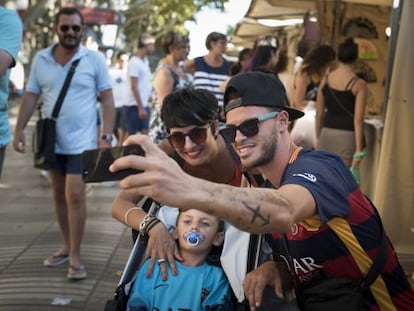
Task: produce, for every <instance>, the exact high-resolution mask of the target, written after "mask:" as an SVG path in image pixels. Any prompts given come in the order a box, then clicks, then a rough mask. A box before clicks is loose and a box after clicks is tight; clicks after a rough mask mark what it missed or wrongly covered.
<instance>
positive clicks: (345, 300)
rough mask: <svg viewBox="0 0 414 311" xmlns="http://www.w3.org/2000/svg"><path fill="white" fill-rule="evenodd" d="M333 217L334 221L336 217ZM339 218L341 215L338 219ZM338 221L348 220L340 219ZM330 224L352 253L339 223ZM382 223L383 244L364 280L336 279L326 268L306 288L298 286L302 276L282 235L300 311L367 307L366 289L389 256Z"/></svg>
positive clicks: (341, 310)
mask: <svg viewBox="0 0 414 311" xmlns="http://www.w3.org/2000/svg"><path fill="white" fill-rule="evenodd" d="M371 206H372V207H373V208H374V211H375V214H376V215H377V216H378V219H379V221H380V222H381V219H380V218H379V217H380V216H379V214H378V212H377V210H376V208H375V206H374V205H373V204H372V203H371ZM335 219H336V218H334V219H333V220H335ZM338 219H339V218H338ZM339 221H345V220H344V219H343V218H340V219H339ZM328 225H329V226H330V227H331V229H332V230H334V231H335V233H336V234H337V235H338V237H339V238H340V239H341V240H342V242H343V243H344V244H345V246H346V247H347V248H348V250H350V252H351V253H352V248H353V247H352V245H351V244H350V243H348V242H347V240H346V239H343V237H342V236H341V235H340V234H339V231H338V230H337V222H335V221H333V222H331V223H329V222H328ZM380 225H381V246H380V249H379V253H378V256H377V258H376V259H375V260H374V262H373V263H372V265H371V268H370V269H369V271H368V272H367V274H366V275H365V277H363V278H362V279H361V280H353V279H350V278H337V277H333V276H331V275H329V274H328V273H326V272H325V271H323V270H321V271H318V273H317V274H316V275H315V276H314V278H312V280H310V281H309V282H307V283H306V284H305V285H304V286H303V287H300V288H299V287H298V284H299V279H298V277H297V275H296V273H294V271H295V270H294V269H293V267H294V265H293V260H292V257H291V255H290V254H289V250H288V244H287V243H288V241H287V237H286V234H282V244H283V247H284V248H285V251H287V258H288V263H289V266H290V269H291V272H292V274H293V276H294V277H293V281H294V282H295V283H296V286H295V287H296V299H297V303H298V306H299V308H300V310H304V311H328V310H329V311H331V310H335V311H349V310H353V311H360V310H365V309H364V305H363V297H364V294H365V292H366V291H368V290H369V287H370V286H371V285H372V283H374V282H375V280H376V279H377V277H378V275H379V274H380V273H381V270H382V269H383V267H384V265H385V262H386V259H387V245H388V243H387V239H386V236H385V233H384V228H383V225H382V223H380Z"/></svg>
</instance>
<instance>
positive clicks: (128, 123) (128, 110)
mask: <svg viewBox="0 0 414 311" xmlns="http://www.w3.org/2000/svg"><path fill="white" fill-rule="evenodd" d="M122 108H123V118H124V122H125V124H124V125H125V130H126V132H127V133H128V134H130V135H133V134H136V133H138V132H141V131H148V128H149V120H150V113H151V109H150V107H145V111H146V112H147V117H146V118H145V119H140V118H139V117H138V107H137V106H124V107H122Z"/></svg>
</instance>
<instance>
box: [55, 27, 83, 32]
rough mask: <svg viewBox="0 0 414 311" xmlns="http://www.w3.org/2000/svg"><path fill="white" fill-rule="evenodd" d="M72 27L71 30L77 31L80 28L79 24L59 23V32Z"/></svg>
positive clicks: (66, 30)
mask: <svg viewBox="0 0 414 311" xmlns="http://www.w3.org/2000/svg"><path fill="white" fill-rule="evenodd" d="M70 28H71V29H72V31H73V32H79V31H81V29H82V26H80V25H60V27H59V29H60V31H61V32H68V31H69V29H70Z"/></svg>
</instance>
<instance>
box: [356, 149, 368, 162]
mask: <svg viewBox="0 0 414 311" xmlns="http://www.w3.org/2000/svg"><path fill="white" fill-rule="evenodd" d="M367 155H368V154H367V152H366V151H361V152H355V153H354V156H353V158H354V159H355V160H359V159H362V158H363V157H366V156H367Z"/></svg>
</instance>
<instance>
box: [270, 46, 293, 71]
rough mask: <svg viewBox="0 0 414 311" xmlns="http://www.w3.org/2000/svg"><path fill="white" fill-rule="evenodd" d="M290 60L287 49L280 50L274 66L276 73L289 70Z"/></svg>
mask: <svg viewBox="0 0 414 311" xmlns="http://www.w3.org/2000/svg"><path fill="white" fill-rule="evenodd" d="M288 64H289V58H288V54H287V51H286V49H283V50H280V52H279V55H278V59H277V62H276V64H275V65H274V66H273V71H274V72H275V73H280V72H284V71H286V70H287V68H288Z"/></svg>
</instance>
